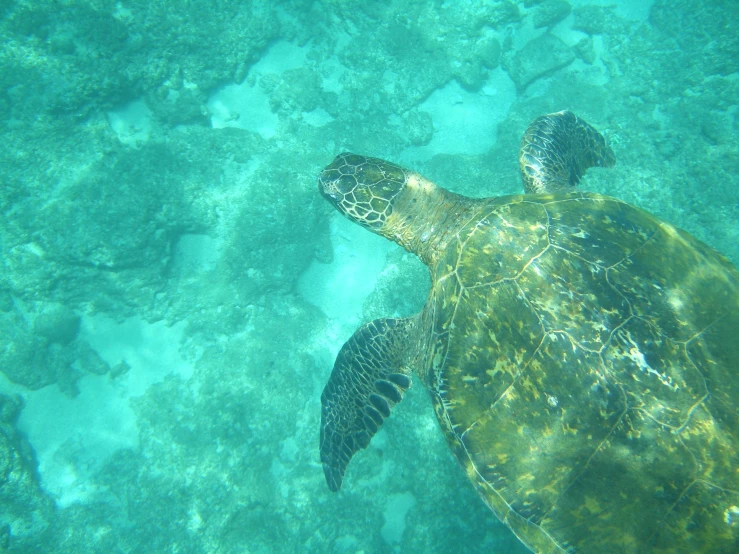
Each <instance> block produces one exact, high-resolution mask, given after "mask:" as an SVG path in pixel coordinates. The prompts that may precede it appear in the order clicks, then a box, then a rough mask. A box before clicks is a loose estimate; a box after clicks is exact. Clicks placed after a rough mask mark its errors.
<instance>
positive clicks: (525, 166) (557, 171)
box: [518, 110, 616, 193]
mask: <svg viewBox="0 0 739 554" xmlns="http://www.w3.org/2000/svg"><path fill="white" fill-rule="evenodd" d="M518 164H519V167H520V169H521V177H522V178H523V188H524V190H525V191H526V192H527V193H539V192H566V191H569V190H571V189H572V188H573V187H575V186H577V184H578V183H579V182H580V179H581V178H582V176H583V175H585V171H587V169H588V168H589V167H596V166H600V167H613V166H614V165H615V164H616V156H615V154H614V153H613V150H611V147H610V146H608V144H607V143H606V139H605V138H603V135H601V134H600V133H599V132H598V130H597V129H595V127H593V126H591V125H590V124H588V123H587V122H585V121H583V120H582V119H580V118H579V117H577V116H576V115H575V114H574V113H572V112H570V111H567V110H565V111H562V112H557V113H551V114H548V115H543V116H541V117H538V118H536V119H535V120H534V122H533V123H531V125H529V128H528V129H526V132H525V133H524V135H523V139H522V140H521V150H520V152H519V156H518Z"/></svg>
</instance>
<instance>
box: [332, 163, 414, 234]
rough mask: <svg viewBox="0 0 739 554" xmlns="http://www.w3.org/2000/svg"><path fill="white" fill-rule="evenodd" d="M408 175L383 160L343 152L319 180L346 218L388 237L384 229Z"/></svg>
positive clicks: (333, 203) (403, 170) (401, 169)
mask: <svg viewBox="0 0 739 554" xmlns="http://www.w3.org/2000/svg"><path fill="white" fill-rule="evenodd" d="M409 173H410V172H408V171H406V170H405V169H403V168H402V167H399V166H397V165H394V164H391V163H389V162H386V161H384V160H380V159H377V158H368V157H366V156H358V155H357V154H350V153H349V152H344V153H343V154H339V155H338V156H336V158H335V159H334V161H333V162H331V164H330V165H328V166H327V167H326V169H324V170H323V171H322V172H321V174H320V175H319V176H318V188H319V190H320V191H321V194H322V195H323V196H324V198H326V199H327V200H328V201H329V202H331V204H332V205H333V206H334V207H335V208H336V209H337V210H339V211H340V212H341V213H342V214H344V215H345V216H346V217H348V218H349V219H351V220H352V221H354V222H355V223H359V224H360V225H362V226H363V227H367V228H368V229H370V230H371V231H374V232H375V233H379V234H381V235H385V233H384V232H383V227H384V226H385V225H386V223H387V221H388V218H389V217H390V215H391V214H392V213H393V204H394V202H395V199H396V198H397V197H398V196H399V195H400V193H401V192H402V191H403V189H404V188H405V186H406V182H407V178H408V174H409ZM390 238H392V237H390Z"/></svg>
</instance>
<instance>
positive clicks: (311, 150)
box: [0, 0, 739, 554]
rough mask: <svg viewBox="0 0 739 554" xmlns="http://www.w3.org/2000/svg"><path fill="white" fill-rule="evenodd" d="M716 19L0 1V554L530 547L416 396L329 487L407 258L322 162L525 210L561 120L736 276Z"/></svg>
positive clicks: (607, 174) (736, 165) (614, 179)
mask: <svg viewBox="0 0 739 554" xmlns="http://www.w3.org/2000/svg"><path fill="white" fill-rule="evenodd" d="M738 24H739V3H737V2H736V1H734V0H711V1H703V0H653V1H652V0H622V1H619V0H590V1H587V0H569V1H568V0H544V1H541V0H538V1H537V0H522V1H511V0H498V1H495V0H487V1H486V0H459V1H428V2H421V1H416V0H383V1H376V2H367V1H357V0H315V1H313V0H294V1H285V2H270V1H267V0H264V1H258V0H254V1H248V2H243V1H238V0H218V1H215V0H214V1H210V2H208V1H197V0H195V1H190V2H172V1H166V0H145V1H144V0H121V1H114V0H64V1H60V2H46V1H40V0H2V1H0V38H1V39H2V40H0V85H2V86H0V134H1V138H0V209H1V210H2V219H0V251H1V252H2V262H1V263H0V551H2V550H8V551H10V552H22V553H49V552H54V553H78V552H79V553H106V554H107V553H138V552H142V553H160V552H161V553H165V552H166V553H178V554H184V553H188V554H189V553H193V554H196V553H197V554H199V553H219V554H226V553H250V554H257V553H260V554H261V553H274V552H335V553H352V554H359V553H365V554H370V553H375V552H377V553H385V552H387V553H446V552H459V553H462V552H469V553H472V552H487V553H523V552H526V551H527V550H526V549H525V548H524V547H523V546H521V545H520V544H519V542H518V541H517V539H516V538H515V537H514V536H513V535H512V533H511V532H510V531H509V530H508V529H507V528H506V527H505V526H504V525H503V524H501V523H499V522H498V521H497V520H496V518H495V517H494V515H493V514H492V512H490V511H489V510H488V508H487V507H486V506H485V505H484V504H483V502H482V501H481V500H480V499H479V498H478V497H477V494H476V492H475V491H474V489H473V487H472V486H471V485H470V484H469V482H468V481H467V479H466V477H465V475H464V472H463V471H462V469H460V468H459V467H458V466H457V464H456V462H455V461H454V459H453V458H452V455H451V454H450V452H449V451H448V449H447V447H446V444H445V442H444V438H443V435H442V433H441V432H440V430H439V427H438V424H437V422H436V419H435V416H434V414H433V410H432V407H431V403H430V401H429V398H428V395H427V394H426V392H425V391H424V389H423V387H422V386H421V385H420V383H416V385H415V386H413V387H412V388H411V389H410V391H409V392H408V394H407V395H406V398H405V400H404V401H403V402H402V403H401V404H399V405H398V406H397V407H396V408H395V410H394V411H393V415H392V417H391V418H389V419H388V421H387V422H386V423H385V425H384V426H383V428H382V429H381V431H380V432H379V433H378V435H377V436H376V437H375V438H374V440H373V441H372V443H371V445H370V446H369V448H368V449H367V450H364V451H362V452H361V453H360V454H359V455H357V457H356V458H355V459H354V461H353V462H352V465H351V466H350V469H349V472H348V474H347V477H346V480H345V482H344V486H343V488H342V490H341V492H339V493H331V492H330V491H329V490H328V488H327V487H326V483H325V481H324V476H323V471H322V468H321V463H320V459H319V454H318V437H319V422H320V396H321V391H322V389H323V386H324V384H325V383H326V381H327V379H328V376H329V375H330V372H331V368H332V366H333V360H334V358H335V356H336V354H337V352H338V350H339V348H340V347H341V345H342V344H343V343H344V341H346V340H347V339H348V338H349V337H350V336H351V334H352V332H353V331H354V330H355V329H356V328H357V327H358V326H359V325H360V324H361V323H362V322H364V321H367V320H371V319H374V318H377V317H392V316H408V315H410V314H413V313H415V312H417V311H418V310H419V309H420V307H421V306H422V305H423V303H424V301H425V296H426V293H427V291H428V286H429V280H428V275H427V271H426V268H425V267H424V266H423V264H421V262H419V261H418V260H417V259H416V258H415V257H413V256H412V255H411V254H408V253H406V252H405V251H404V250H402V249H401V248H400V247H398V246H396V245H394V244H391V243H389V242H387V241H385V240H384V239H382V238H380V237H377V236H375V235H371V234H370V233H368V232H367V231H365V230H363V229H361V228H360V227H358V226H356V225H353V224H352V223H350V222H348V221H346V220H344V219H343V218H341V216H340V215H339V214H337V213H335V212H334V211H333V210H332V209H331V207H330V206H329V205H328V204H327V203H326V202H325V201H324V200H323V199H322V198H321V197H320V195H319V194H318V191H317V188H316V176H317V174H318V173H319V172H320V170H321V169H322V168H323V167H324V166H325V165H326V164H328V163H329V162H330V161H331V160H332V159H333V157H334V156H335V155H336V154H338V153H339V152H342V151H347V150H348V151H354V152H359V153H362V154H366V155H370V156H375V157H380V158H385V159H388V160H392V161H393V162H395V163H398V164H401V165H404V166H407V167H410V168H413V169H415V170H417V171H419V172H421V173H423V174H424V175H425V176H427V177H428V178H429V179H431V180H433V181H434V182H436V183H438V184H439V185H441V186H444V187H446V188H449V189H451V190H453V191H455V192H458V193H462V194H466V195H469V196H497V195H502V194H513V193H517V192H520V190H521V180H520V176H519V174H518V166H517V153H518V146H519V142H520V137H521V135H522V133H523V132H524V130H525V129H526V127H527V125H528V123H529V122H530V121H532V120H533V119H534V118H535V117H537V116H539V115H542V114H545V113H549V112H554V111H558V110H563V109H569V110H572V111H574V112H575V113H577V114H578V115H580V116H582V117H583V118H584V119H586V120H587V121H588V122H589V123H591V124H592V125H594V126H595V127H596V128H598V129H599V130H600V131H601V132H602V133H603V134H604V135H605V136H607V138H608V140H609V142H610V144H611V145H612V147H613V149H614V151H615V152H616V156H617V158H618V163H617V165H616V166H615V168H613V169H610V170H605V169H593V170H590V171H589V172H588V174H587V176H586V178H585V179H584V181H583V183H582V189H583V190H588V191H593V192H600V193H603V194H608V195H611V196H616V197H618V198H621V199H623V200H626V201H628V202H630V203H632V204H634V205H637V206H639V207H642V208H644V209H647V210H649V211H651V212H652V213H654V214H656V215H658V216H659V217H661V218H662V219H664V220H666V221H669V222H671V223H673V224H676V225H678V226H680V227H682V228H683V229H685V230H687V231H688V232H690V233H691V234H693V235H695V236H696V237H697V238H699V239H700V240H702V241H704V242H706V243H707V244H709V245H710V246H711V247H713V248H715V249H716V250H718V251H720V252H722V253H723V254H724V255H725V256H726V257H728V258H729V259H730V260H731V261H732V262H733V263H734V264H737V263H739V186H738V185H739V183H738V182H737V180H738V178H739V146H738V145H737V136H738V131H739V119H738V118H737V98H739V33H737V30H736V29H737V25H738Z"/></svg>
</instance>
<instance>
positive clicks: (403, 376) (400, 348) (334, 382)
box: [321, 319, 413, 491]
mask: <svg viewBox="0 0 739 554" xmlns="http://www.w3.org/2000/svg"><path fill="white" fill-rule="evenodd" d="M412 325H413V320H412V319H378V320H375V321H372V322H370V323H367V324H365V325H363V326H362V327H361V328H360V329H359V330H357V332H356V333H354V335H352V337H351V338H350V339H349V340H348V341H347V342H346V344H344V346H343V347H342V348H341V351H340V352H339V355H338V356H337V358H336V363H335V364H334V370H333V372H332V373H331V378H330V379H329V381H328V383H327V384H326V387H325V388H324V389H323V394H322V395H321V462H322V463H323V471H324V473H325V475H326V482H327V483H328V486H329V488H330V489H331V490H332V491H337V490H339V489H340V488H341V482H342V480H343V479H344V472H345V471H346V467H347V465H349V461H350V460H351V459H352V456H354V453H355V452H357V451H358V450H360V449H362V448H366V447H367V445H369V443H370V439H372V436H373V435H374V434H375V433H376V432H377V431H378V429H379V428H380V426H381V425H382V422H383V421H384V420H385V418H387V417H388V416H389V415H390V411H391V410H392V408H393V406H395V404H397V403H398V402H400V401H401V400H402V399H403V393H404V392H405V391H406V390H407V389H408V387H409V386H410V384H411V381H410V371H409V370H408V368H407V367H406V365H407V351H408V348H407V343H408V331H409V329H410V327H411V326H412Z"/></svg>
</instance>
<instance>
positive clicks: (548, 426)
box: [422, 192, 739, 554]
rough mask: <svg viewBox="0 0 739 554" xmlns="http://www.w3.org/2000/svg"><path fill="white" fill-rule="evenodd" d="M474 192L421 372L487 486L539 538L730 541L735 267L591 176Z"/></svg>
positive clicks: (454, 244) (618, 542)
mask: <svg viewBox="0 0 739 554" xmlns="http://www.w3.org/2000/svg"><path fill="white" fill-rule="evenodd" d="M481 206H482V207H481V209H480V210H479V211H476V214H477V215H476V216H475V217H474V218H472V219H471V220H470V221H469V222H468V223H467V224H465V225H464V226H463V227H462V228H461V229H460V230H459V232H457V233H456V235H455V238H454V239H453V240H452V241H451V243H450V244H449V245H448V247H447V248H446V250H445V251H444V252H443V253H442V255H441V257H440V258H439V260H438V263H437V264H436V265H435V266H434V267H432V268H431V270H432V283H433V285H432V290H431V293H430V297H429V301H428V303H427V305H426V307H425V309H424V313H423V318H424V321H425V325H426V326H427V329H430V332H429V333H428V336H427V339H430V340H429V344H428V346H427V348H426V352H427V353H426V354H425V356H426V360H427V361H426V363H425V364H424V365H425V369H424V371H422V374H423V377H424V379H425V380H426V381H427V385H428V387H429V389H430V390H431V394H432V398H433V400H434V405H435V409H436V412H437V416H438V418H439V421H440V422H441V424H442V427H443V429H444V432H445V435H446V437H447V440H448V441H449V443H450V444H451V447H452V450H453V451H454V453H455V455H456V457H457V458H458V459H459V461H460V462H461V464H462V466H463V467H464V468H465V469H466V472H467V474H468V476H469V478H470V479H471V480H472V482H473V483H474V484H475V485H476V487H477V489H478V491H479V492H480V494H481V495H482V497H483V498H484V500H485V501H486V502H487V504H488V505H489V506H490V507H491V508H492V510H493V511H494V512H495V513H496V514H497V516H498V517H499V518H500V519H501V520H502V521H503V522H505V523H506V524H507V525H509V526H510V527H511V529H512V530H513V532H514V533H515V534H516V535H517V536H518V537H519V538H520V539H521V540H522V541H523V542H524V543H525V544H526V545H527V546H528V547H529V548H531V549H532V550H534V551H535V552H582V553H588V554H592V553H600V552H604V553H605V552H608V553H614V552H619V553H630V552H650V553H651V552H654V553H668V552H669V553H677V552H714V551H715V552H729V551H739V550H733V548H734V547H735V546H736V545H737V543H738V542H739V409H738V408H737V406H738V405H739V374H738V371H739V368H738V367H737V365H738V364H739V339H738V338H737V336H738V335H739V274H738V273H737V271H736V269H735V268H734V267H733V266H732V265H731V264H730V263H729V262H728V261H727V260H725V259H724V258H723V257H722V256H721V255H720V254H718V253H716V252H715V251H713V250H712V249H710V248H709V247H707V246H705V245H704V244H702V243H700V242H699V241H697V240H696V239H694V238H692V237H691V236H690V235H688V234H687V233H685V232H683V231H681V230H679V229H677V228H675V227H673V226H671V225H669V224H667V223H664V222H662V221H660V220H658V219H657V218H655V217H654V216H652V215H650V214H648V213H647V212H644V211H642V210H640V209H638V208H635V207H633V206H630V205H628V204H625V203H623V202H621V201H619V200H616V199H613V198H608V197H604V196H600V195H597V194H588V193H579V192H578V193H569V194H554V195H528V196H513V197H504V198H498V199H492V200H489V201H487V202H486V203H483V204H481Z"/></svg>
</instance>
